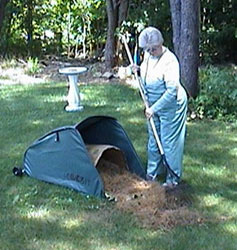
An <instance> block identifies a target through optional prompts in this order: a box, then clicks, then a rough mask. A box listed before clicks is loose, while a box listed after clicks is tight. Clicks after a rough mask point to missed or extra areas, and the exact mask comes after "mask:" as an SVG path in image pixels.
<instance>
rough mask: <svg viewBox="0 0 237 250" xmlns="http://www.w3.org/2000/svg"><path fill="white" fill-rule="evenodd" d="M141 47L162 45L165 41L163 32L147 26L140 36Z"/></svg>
mask: <svg viewBox="0 0 237 250" xmlns="http://www.w3.org/2000/svg"><path fill="white" fill-rule="evenodd" d="M138 42H139V47H141V48H146V47H148V46H151V45H161V44H163V42H164V39H163V36H162V34H161V32H160V31H159V30H158V29H157V28H154V27H147V28H145V29H144V30H143V31H142V32H141V34H140V35H139V38H138Z"/></svg>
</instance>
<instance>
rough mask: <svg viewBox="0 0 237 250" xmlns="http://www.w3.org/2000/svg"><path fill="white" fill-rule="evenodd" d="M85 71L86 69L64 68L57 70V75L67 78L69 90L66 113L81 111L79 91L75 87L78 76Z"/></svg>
mask: <svg viewBox="0 0 237 250" xmlns="http://www.w3.org/2000/svg"><path fill="white" fill-rule="evenodd" d="M86 71H87V68H86V67H66V68H61V69H59V73H60V74H63V75H66V76H68V80H69V90H68V96H67V102H68V105H67V106H66V107H65V110H66V111H82V110H83V106H82V105H81V98H80V91H79V88H78V86H77V82H78V77H79V74H81V73H84V72H86Z"/></svg>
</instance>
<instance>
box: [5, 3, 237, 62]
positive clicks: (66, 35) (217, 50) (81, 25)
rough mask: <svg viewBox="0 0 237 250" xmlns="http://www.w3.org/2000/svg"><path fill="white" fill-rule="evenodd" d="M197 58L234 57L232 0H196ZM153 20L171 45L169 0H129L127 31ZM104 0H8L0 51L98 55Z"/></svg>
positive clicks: (236, 56) (103, 27) (101, 45)
mask: <svg viewBox="0 0 237 250" xmlns="http://www.w3.org/2000/svg"><path fill="white" fill-rule="evenodd" d="M200 3H201V19H200V21H201V37H200V38H201V39H200V55H201V62H202V63H212V62H219V63H220V62H224V61H232V62H234V61H236V60H237V54H236V53H237V52H236V51H237V47H236V46H237V36H236V34H237V30H236V27H237V19H236V18H235V16H236V13H235V10H236V8H237V0H228V1H219V0H213V1H210V0H200ZM141 25H142V26H147V25H153V26H157V27H159V28H160V30H161V31H162V33H163V35H164V38H165V41H166V45H168V46H169V47H172V27H171V18H170V9H169V1H164V0H156V1H155V0H149V1H144V0H131V1H129V12H128V17H127V20H126V22H125V24H124V26H125V28H124V27H123V30H127V31H128V32H129V33H130V35H131V36H133V37H134V36H135V35H136V32H137V28H139V26H141ZM106 27H107V18H106V6H105V1H102V0H89V1H85V0H73V1H72V0H71V1H68V0H67V1H63V0H31V1H30V0H23V1H22V0H21V1H20V0H12V1H10V3H9V4H8V5H7V11H6V15H5V22H4V27H3V28H2V32H1V38H0V48H2V50H1V51H0V54H3V55H6V54H8V55H16V56H17V55H19V56H25V57H27V56H40V55H45V54H56V55H59V56H61V55H67V56H69V57H79V56H83V57H88V56H93V57H94V56H98V54H101V51H102V50H103V48H104V45H105V41H106V32H107V30H106Z"/></svg>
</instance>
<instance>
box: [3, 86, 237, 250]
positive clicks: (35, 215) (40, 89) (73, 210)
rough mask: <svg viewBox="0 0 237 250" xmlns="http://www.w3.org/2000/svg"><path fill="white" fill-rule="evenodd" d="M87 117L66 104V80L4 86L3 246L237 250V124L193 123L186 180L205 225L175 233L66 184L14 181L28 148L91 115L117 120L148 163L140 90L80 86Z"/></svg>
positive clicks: (5, 247) (190, 123)
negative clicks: (143, 223) (147, 225)
mask: <svg viewBox="0 0 237 250" xmlns="http://www.w3.org/2000/svg"><path fill="white" fill-rule="evenodd" d="M80 90H81V92H82V93H83V94H84V99H83V101H82V103H83V105H84V107H85V109H84V111H83V112H75V113H68V112H65V111H64V109H63V107H64V105H65V96H66V95H67V89H66V84H65V83H47V84H37V85H27V86H22V85H13V86H3V85H0V107H1V109H0V115H1V122H0V176H1V179H0V223H1V227H0V229H1V230H0V249H4V250H8V249H12V250H15V249H24V250H26V249H27V250H28V249H29V250H31V249H44V250H45V249H47V250H48V249H65V250H69V249H87V250H95V249H96V250H101V249H116V250H117V249H121V250H126V249H138V250H146V249H151V250H153V249H180V250H183V249H195V250H196V249H228V250H229V249H237V203H236V202H237V171H236V168H237V123H234V124H233V123H232V124H225V123H223V122H219V121H195V122H189V123H188V134H187V140H186V148H185V156H184V172H183V179H184V180H185V181H186V182H187V183H188V184H189V185H190V186H191V187H192V189H191V190H192V195H193V200H194V202H193V207H191V208H190V209H196V210H198V211H199V212H200V214H202V215H203V216H204V217H205V218H206V220H205V222H204V223H202V224H196V225H187V226H178V227H176V228H173V229H169V230H165V229H157V230H153V229H149V228H141V226H140V225H139V223H138V222H137V221H136V218H134V217H133V216H132V215H130V214H125V213H122V212H119V211H118V210H116V209H115V208H114V206H113V204H111V203H109V202H106V201H104V200H98V199H96V198H93V197H87V196H83V195H81V194H79V193H77V192H75V191H73V190H69V189H67V188H64V187H60V186H56V185H51V184H47V183H44V182H40V181H38V180H35V179H32V178H29V177H26V176H25V177H23V178H18V177H15V176H13V174H12V168H13V167H14V166H15V165H21V164H22V161H23V155H24V152H25V150H26V149H27V147H28V146H29V145H30V144H31V143H32V142H33V141H34V140H36V139H38V138H39V137H41V136H42V135H44V134H45V133H47V132H49V131H50V130H52V129H54V128H57V127H60V126H64V125H74V124H76V123H78V122H80V121H81V120H83V119H84V118H86V117H88V116H92V115H110V116H113V117H115V118H117V119H118V121H119V122H120V124H121V125H122V126H123V127H124V129H125V130H126V132H127V133H128V135H129V137H130V139H131V141H132V143H133V145H134V147H135V148H136V151H137V153H138V155H139V156H140V157H141V160H142V162H143V164H144V166H145V163H146V122H145V119H144V117H143V105H142V102H141V100H140V97H139V95H138V93H137V91H135V90H134V89H131V88H129V87H127V86H123V85H117V84H104V85H103V84H90V85H82V86H80Z"/></svg>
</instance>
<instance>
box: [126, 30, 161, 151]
mask: <svg viewBox="0 0 237 250" xmlns="http://www.w3.org/2000/svg"><path fill="white" fill-rule="evenodd" d="M122 40H123V43H124V46H125V49H126V52H127V55H128V59H129V61H130V64H132V65H133V64H134V62H133V59H132V55H131V52H130V50H129V47H128V44H127V41H126V38H125V36H124V35H122ZM135 78H136V80H137V82H138V86H139V91H140V94H141V96H142V100H143V103H144V105H145V108H146V109H147V108H149V104H148V101H147V99H146V96H145V94H144V92H143V88H142V82H141V77H139V76H138V73H137V72H135ZM147 120H148V121H149V123H150V125H151V128H152V132H153V134H154V137H155V139H156V142H157V145H158V148H159V151H160V154H161V155H162V156H163V155H164V150H163V147H162V145H161V142H160V138H159V136H158V133H157V130H156V127H155V122H154V119H153V117H152V116H151V117H150V119H149V118H147Z"/></svg>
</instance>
